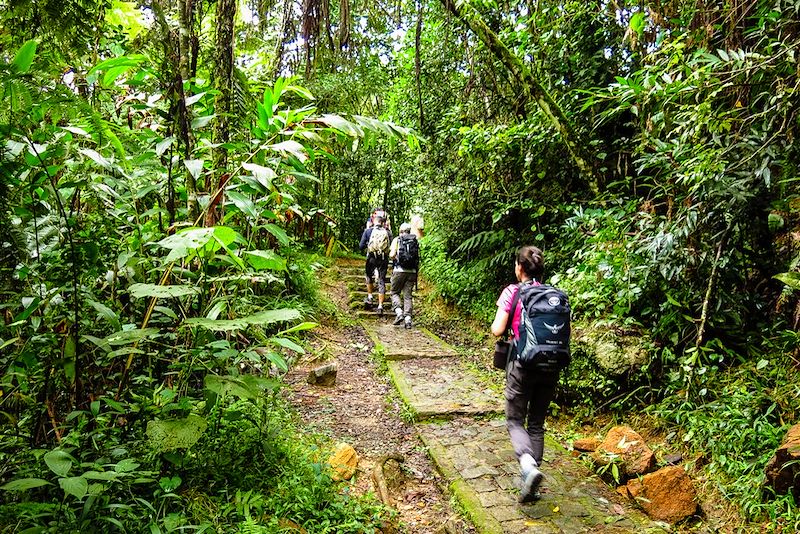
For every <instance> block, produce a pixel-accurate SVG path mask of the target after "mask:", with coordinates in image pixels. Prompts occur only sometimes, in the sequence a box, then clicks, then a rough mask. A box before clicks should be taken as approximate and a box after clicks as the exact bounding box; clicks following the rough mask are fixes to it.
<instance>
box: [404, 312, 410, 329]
mask: <svg viewBox="0 0 800 534" xmlns="http://www.w3.org/2000/svg"><path fill="white" fill-rule="evenodd" d="M405 327H406V328H408V329H410V328H411V316H410V315H406V318H405Z"/></svg>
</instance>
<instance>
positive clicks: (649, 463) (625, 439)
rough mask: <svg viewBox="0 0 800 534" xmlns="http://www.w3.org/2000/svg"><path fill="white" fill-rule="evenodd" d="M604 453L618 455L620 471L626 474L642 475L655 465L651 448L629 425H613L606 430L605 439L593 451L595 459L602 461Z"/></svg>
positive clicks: (654, 456) (654, 457)
mask: <svg viewBox="0 0 800 534" xmlns="http://www.w3.org/2000/svg"><path fill="white" fill-rule="evenodd" d="M606 453H608V454H616V455H619V456H620V458H621V460H622V465H623V469H622V471H623V472H625V473H626V474H627V475H628V476H639V475H644V474H646V473H649V472H650V471H652V470H653V469H654V468H655V466H656V455H655V454H654V453H653V451H652V449H650V447H648V446H647V443H645V441H644V438H642V436H640V435H639V434H638V433H636V431H634V430H633V429H632V428H631V427H629V426H615V427H614V428H612V429H611V430H609V431H608V434H607V435H606V439H605V440H603V443H601V444H600V446H599V447H597V450H596V451H595V459H596V460H598V461H600V462H602V458H603V456H604V454H606Z"/></svg>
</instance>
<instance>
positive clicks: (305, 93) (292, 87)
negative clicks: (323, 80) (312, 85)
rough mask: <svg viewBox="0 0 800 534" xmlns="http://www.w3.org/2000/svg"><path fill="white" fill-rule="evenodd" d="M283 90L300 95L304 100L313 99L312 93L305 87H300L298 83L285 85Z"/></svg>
mask: <svg viewBox="0 0 800 534" xmlns="http://www.w3.org/2000/svg"><path fill="white" fill-rule="evenodd" d="M285 90H286V91H291V92H293V93H295V94H297V95H300V96H302V97H303V98H305V99H306V100H314V95H313V94H311V91H309V90H308V89H306V88H305V87H301V86H299V85H287V86H286V89H285Z"/></svg>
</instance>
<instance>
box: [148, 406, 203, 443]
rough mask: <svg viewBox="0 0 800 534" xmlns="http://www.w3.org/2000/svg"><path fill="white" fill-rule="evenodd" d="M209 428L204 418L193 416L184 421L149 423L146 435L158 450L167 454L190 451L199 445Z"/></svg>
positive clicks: (155, 421)
mask: <svg viewBox="0 0 800 534" xmlns="http://www.w3.org/2000/svg"><path fill="white" fill-rule="evenodd" d="M207 426H208V424H207V423H206V420H205V419H204V418H203V417H200V416H199V415H194V414H192V415H189V416H187V417H185V418H183V419H175V420H168V421H164V420H153V421H148V423H147V430H146V431H145V433H146V434H147V437H148V438H149V439H150V443H151V445H153V447H154V448H155V449H156V450H158V451H159V452H166V451H170V450H174V449H188V448H189V447H191V446H192V445H194V444H195V443H197V440H199V439H200V437H201V436H202V435H203V432H205V431H206V427H207Z"/></svg>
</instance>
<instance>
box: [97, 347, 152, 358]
mask: <svg viewBox="0 0 800 534" xmlns="http://www.w3.org/2000/svg"><path fill="white" fill-rule="evenodd" d="M106 347H108V349H110V348H111V347H109V346H108V344H106V345H105V346H104V347H101V348H102V349H104V350H108V349H106ZM131 354H147V353H146V352H145V351H143V350H142V349H137V348H136V347H122V348H121V349H117V350H112V351H110V352H109V353H108V356H109V357H110V358H119V357H120V356H130V355H131Z"/></svg>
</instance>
